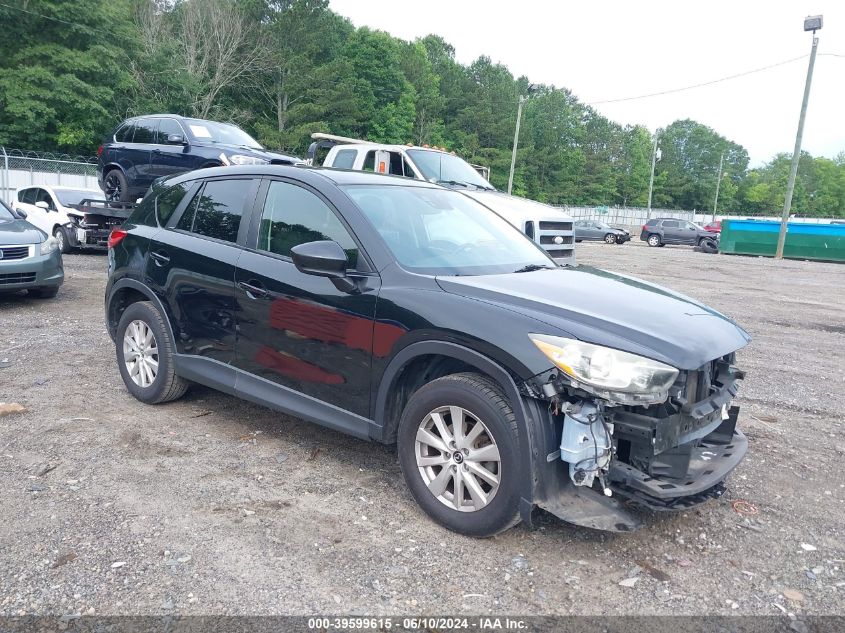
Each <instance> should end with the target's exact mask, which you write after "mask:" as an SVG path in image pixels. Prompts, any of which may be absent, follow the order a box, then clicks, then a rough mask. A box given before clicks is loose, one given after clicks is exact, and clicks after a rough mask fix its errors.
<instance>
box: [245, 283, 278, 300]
mask: <svg viewBox="0 0 845 633" xmlns="http://www.w3.org/2000/svg"><path fill="white" fill-rule="evenodd" d="M238 288H240V289H241V290H243V291H244V292H246V293H247V294H248V295H249V296H250V298H252V299H260V298H262V297H266V296H267V295H269V294H270V291H269V290H267V288H264V287H263V286H256V285H253V284H250V283H247V282H245V281H239V282H238Z"/></svg>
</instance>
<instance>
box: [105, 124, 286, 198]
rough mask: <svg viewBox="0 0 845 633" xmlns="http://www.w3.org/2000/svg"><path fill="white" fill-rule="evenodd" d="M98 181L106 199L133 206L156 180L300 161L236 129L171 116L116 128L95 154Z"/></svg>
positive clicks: (230, 126)
mask: <svg viewBox="0 0 845 633" xmlns="http://www.w3.org/2000/svg"><path fill="white" fill-rule="evenodd" d="M97 156H98V160H97V181H98V183H99V185H100V188H101V189H102V190H103V193H104V194H105V196H106V199H107V200H115V201H120V202H134V201H135V200H136V199H137V198H139V197H141V196H143V195H144V193H145V192H146V191H147V189H148V188H149V187H150V185H151V184H152V183H153V181H154V180H156V179H157V178H161V177H163V176H172V175H175V174H181V173H183V172H186V171H191V170H193V169H201V168H203V167H217V166H220V165H264V164H269V163H276V164H290V163H296V162H301V160H300V159H299V158H296V157H295V156H288V155H286V154H278V153H276V152H270V151H267V150H266V149H264V148H263V147H262V146H261V144H260V143H259V142H258V141H256V140H255V139H254V138H252V137H251V136H250V135H249V134H247V133H246V132H244V131H243V130H242V129H240V128H239V127H237V126H235V125H232V124H230V123H218V122H217V121H206V120H203V119H189V118H186V117H182V116H178V115H175V114H151V115H148V116H142V117H136V118H132V119H127V120H126V121H124V122H123V123H121V124H120V125H118V126H117V127H116V128H115V129H114V130H113V131H112V133H111V134H109V136H108V137H107V138H106V139H105V140H104V141H103V144H102V145H100V147H99V149H98V150H97Z"/></svg>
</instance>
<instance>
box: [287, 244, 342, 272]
mask: <svg viewBox="0 0 845 633" xmlns="http://www.w3.org/2000/svg"><path fill="white" fill-rule="evenodd" d="M290 254H291V258H292V259H293V264H294V266H296V268H297V270H299V272H302V273H305V274H306V275H316V276H317V277H328V278H330V279H343V278H344V277H346V268H347V266H348V265H349V260H348V258H347V257H346V251H344V250H343V248H341V246H340V244H338V243H337V242H334V241H332V240H320V241H318V242H306V243H305V244H297V245H296V246H294V247H293V248H292V249H290Z"/></svg>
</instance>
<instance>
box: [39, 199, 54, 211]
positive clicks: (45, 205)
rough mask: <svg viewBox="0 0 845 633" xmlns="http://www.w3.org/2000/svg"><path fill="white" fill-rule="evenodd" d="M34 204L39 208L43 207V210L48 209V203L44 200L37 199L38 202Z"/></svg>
mask: <svg viewBox="0 0 845 633" xmlns="http://www.w3.org/2000/svg"><path fill="white" fill-rule="evenodd" d="M35 206H36V207H38V208H39V209H44V210H45V211H49V210H50V205H49V204H47V203H46V202H44V201H43V200H39V201H38V202H36V203H35Z"/></svg>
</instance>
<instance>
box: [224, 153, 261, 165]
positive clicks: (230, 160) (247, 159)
mask: <svg viewBox="0 0 845 633" xmlns="http://www.w3.org/2000/svg"><path fill="white" fill-rule="evenodd" d="M220 160H221V161H222V162H223V164H224V165H267V164H269V163H270V161H269V160H265V159H263V158H257V157H255V156H244V155H243V154H232V155H231V156H227V155H226V154H225V153H221V154H220Z"/></svg>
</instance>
